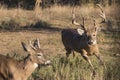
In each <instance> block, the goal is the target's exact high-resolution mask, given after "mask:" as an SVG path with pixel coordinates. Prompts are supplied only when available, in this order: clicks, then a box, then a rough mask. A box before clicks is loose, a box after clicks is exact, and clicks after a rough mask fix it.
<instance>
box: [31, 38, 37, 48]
mask: <svg viewBox="0 0 120 80" xmlns="http://www.w3.org/2000/svg"><path fill="white" fill-rule="evenodd" d="M29 43H30V47H31V48H32V49H34V50H37V49H36V48H35V47H34V46H33V45H32V42H31V40H30V41H29Z"/></svg>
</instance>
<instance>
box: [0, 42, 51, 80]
mask: <svg viewBox="0 0 120 80" xmlns="http://www.w3.org/2000/svg"><path fill="white" fill-rule="evenodd" d="M22 46H23V49H24V50H25V51H28V52H29V55H28V56H27V57H26V58H25V59H23V60H21V61H17V60H15V59H13V58H9V57H6V56H3V55H0V80H27V78H28V77H29V76H30V75H31V73H32V72H33V71H34V70H35V68H36V67H37V64H45V65H47V64H49V63H50V61H49V60H47V59H45V58H44V56H43V54H42V51H41V49H36V48H35V47H34V46H32V47H30V46H28V45H26V44H25V43H23V42H22ZM33 47H34V49H36V50H33V49H32V48H33ZM33 52H34V53H33ZM39 53H41V54H42V55H41V54H39ZM39 57H41V58H39ZM35 64H36V65H35Z"/></svg>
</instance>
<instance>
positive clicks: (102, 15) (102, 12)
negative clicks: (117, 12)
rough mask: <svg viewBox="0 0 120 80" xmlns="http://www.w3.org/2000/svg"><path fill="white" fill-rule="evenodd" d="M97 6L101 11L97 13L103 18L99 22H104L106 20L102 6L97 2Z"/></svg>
mask: <svg viewBox="0 0 120 80" xmlns="http://www.w3.org/2000/svg"><path fill="white" fill-rule="evenodd" d="M97 6H98V7H99V8H100V10H101V13H100V14H99V15H100V17H101V18H102V19H103V21H101V23H105V22H106V16H105V11H104V10H103V8H102V6H101V5H100V4H97Z"/></svg>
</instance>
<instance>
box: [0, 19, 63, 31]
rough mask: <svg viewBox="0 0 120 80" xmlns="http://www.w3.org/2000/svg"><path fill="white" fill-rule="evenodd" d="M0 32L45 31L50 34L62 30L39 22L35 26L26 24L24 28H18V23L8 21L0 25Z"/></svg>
mask: <svg viewBox="0 0 120 80" xmlns="http://www.w3.org/2000/svg"><path fill="white" fill-rule="evenodd" d="M0 30H1V31H10V32H19V31H24V30H28V31H39V30H47V31H50V32H54V31H61V30H62V28H57V27H52V25H51V24H49V23H47V22H45V21H42V20H39V21H37V22H36V23H35V24H28V25H26V26H20V25H19V23H18V22H16V21H15V20H10V21H3V22H1V24H0Z"/></svg>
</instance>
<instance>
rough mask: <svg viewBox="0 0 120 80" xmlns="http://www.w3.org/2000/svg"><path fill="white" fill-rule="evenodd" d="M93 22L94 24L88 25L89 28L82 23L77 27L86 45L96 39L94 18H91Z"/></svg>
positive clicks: (91, 43) (93, 43) (93, 42)
mask: <svg viewBox="0 0 120 80" xmlns="http://www.w3.org/2000/svg"><path fill="white" fill-rule="evenodd" d="M83 20H84V19H83ZM93 22H94V26H90V29H86V28H85V25H84V24H83V25H80V28H78V29H77V31H78V33H79V34H80V35H81V36H83V37H84V40H85V41H86V43H87V44H88V45H95V44H96V43H97V40H96V36H97V27H96V24H95V19H93ZM83 23H84V21H83ZM81 27H82V28H81Z"/></svg>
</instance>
